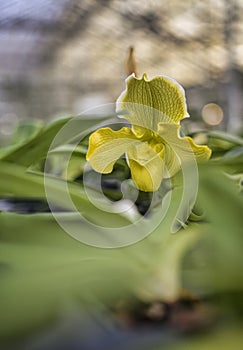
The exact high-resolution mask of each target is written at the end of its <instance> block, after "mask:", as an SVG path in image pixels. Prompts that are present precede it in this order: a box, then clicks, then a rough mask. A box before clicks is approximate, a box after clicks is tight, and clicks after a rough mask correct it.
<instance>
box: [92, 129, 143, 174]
mask: <svg viewBox="0 0 243 350" xmlns="http://www.w3.org/2000/svg"><path fill="white" fill-rule="evenodd" d="M136 142H138V141H137V138H136V136H135V135H134V133H133V132H132V130H131V129H130V128H125V127H124V128H122V129H120V130H118V131H114V130H112V129H110V128H102V129H99V130H97V131H95V132H94V133H93V134H92V135H91V136H90V138H89V149H88V152H87V156H86V159H87V160H88V161H89V163H90V164H91V166H92V168H93V169H94V170H95V171H97V172H99V173H103V174H107V173H110V172H111V171H112V169H113V166H114V164H115V162H116V161H117V159H119V158H120V157H121V156H122V155H123V154H124V153H126V151H127V150H128V148H129V147H130V146H131V145H133V144H134V143H136Z"/></svg>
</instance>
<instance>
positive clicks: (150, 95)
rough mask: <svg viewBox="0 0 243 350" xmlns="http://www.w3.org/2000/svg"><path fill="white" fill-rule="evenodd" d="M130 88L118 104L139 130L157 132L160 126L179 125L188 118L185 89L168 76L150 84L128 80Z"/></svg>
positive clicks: (128, 87)
mask: <svg viewBox="0 0 243 350" xmlns="http://www.w3.org/2000/svg"><path fill="white" fill-rule="evenodd" d="M126 84H127V88H126V90H125V91H124V92H123V93H122V94H121V95H120V97H119V98H118V100H117V111H118V112H119V111H128V115H126V116H125V118H126V119H127V120H129V121H130V122H131V123H132V125H133V127H134V128H135V130H136V126H138V127H143V128H146V129H148V130H151V131H156V130H157V125H158V124H159V123H160V122H167V123H179V121H180V120H181V119H184V118H186V117H188V116H189V115H188V113H187V107H186V99H185V93H184V89H183V88H182V87H181V86H180V85H179V84H178V83H177V82H176V81H175V80H174V79H171V78H169V77H167V76H158V77H156V78H154V79H152V80H148V79H147V76H146V74H144V75H143V77H142V78H141V79H138V78H136V77H135V76H134V75H133V74H132V75H130V76H129V77H128V78H127V79H126Z"/></svg>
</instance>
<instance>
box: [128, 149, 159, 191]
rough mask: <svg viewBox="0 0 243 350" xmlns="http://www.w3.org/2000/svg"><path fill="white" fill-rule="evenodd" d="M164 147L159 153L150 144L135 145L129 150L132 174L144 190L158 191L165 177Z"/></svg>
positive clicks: (136, 182)
mask: <svg viewBox="0 0 243 350" xmlns="http://www.w3.org/2000/svg"><path fill="white" fill-rule="evenodd" d="M163 157H164V148H163V145H161V147H160V153H157V152H156V151H155V150H154V149H153V148H152V147H151V146H150V145H149V144H147V143H141V144H139V145H135V146H134V145H133V146H131V147H129V150H128V160H129V166H130V169H131V176H132V179H133V181H134V182H135V184H136V186H137V188H138V189H139V190H141V191H144V192H154V191H157V190H158V189H159V187H160V185H161V182H162V180H163V177H164V160H163Z"/></svg>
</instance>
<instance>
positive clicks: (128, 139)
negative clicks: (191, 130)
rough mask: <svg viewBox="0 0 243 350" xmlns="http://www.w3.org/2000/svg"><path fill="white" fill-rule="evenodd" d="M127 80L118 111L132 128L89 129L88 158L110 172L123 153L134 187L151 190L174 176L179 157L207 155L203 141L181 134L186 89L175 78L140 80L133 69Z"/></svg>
mask: <svg viewBox="0 0 243 350" xmlns="http://www.w3.org/2000/svg"><path fill="white" fill-rule="evenodd" d="M126 84H127V87H126V90H125V91H124V92H123V93H122V94H121V95H120V97H119V98H118V100H117V112H118V114H119V112H120V111H122V112H123V114H124V113H125V119H127V120H128V121H129V123H130V124H131V127H123V128H121V129H120V130H118V131H115V130H112V129H111V128H109V127H106V128H101V129H99V130H97V131H95V132H94V133H93V134H91V136H90V139H89V149H88V152H87V160H88V161H89V162H90V164H91V166H92V168H93V169H94V170H95V171H97V172H99V173H103V174H107V173H110V172H111V171H112V170H113V166H114V164H115V162H116V161H117V160H118V159H119V158H120V157H121V156H122V155H123V154H125V155H126V159H127V162H128V165H129V167H130V170H131V177H132V179H133V181H134V183H135V184H136V186H137V188H138V189H139V190H141V191H146V192H152V191H156V190H158V188H159V187H160V185H161V182H162V180H163V178H166V177H167V178H168V177H172V176H174V175H175V174H176V173H177V172H178V171H179V170H180V168H181V165H182V163H183V162H189V161H190V160H192V159H193V160H195V159H196V160H197V161H206V160H208V159H209V157H210V155H211V151H210V149H209V148H208V147H207V146H199V145H196V144H195V143H194V141H193V140H192V139H191V138H190V137H188V136H187V137H181V136H180V121H181V120H182V119H184V118H186V117H189V115H188V113H187V105H186V99H185V93H184V90H183V88H182V87H181V86H180V85H179V84H178V83H177V82H176V81H175V80H174V79H171V78H169V77H167V76H158V77H156V78H154V79H152V80H148V78H147V76H146V74H144V75H143V77H142V78H141V79H138V78H136V77H135V76H134V74H132V75H130V76H129V77H128V78H127V79H126ZM123 117H124V115H123Z"/></svg>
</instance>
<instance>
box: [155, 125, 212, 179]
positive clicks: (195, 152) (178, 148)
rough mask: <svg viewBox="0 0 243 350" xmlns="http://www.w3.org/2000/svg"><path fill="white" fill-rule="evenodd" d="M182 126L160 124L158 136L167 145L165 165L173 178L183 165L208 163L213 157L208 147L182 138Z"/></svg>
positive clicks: (188, 138) (187, 138)
mask: <svg viewBox="0 0 243 350" xmlns="http://www.w3.org/2000/svg"><path fill="white" fill-rule="evenodd" d="M179 130H180V125H177V124H170V123H160V124H159V125H158V134H159V135H160V137H161V138H162V139H163V140H164V143H165V164H166V167H167V170H168V172H169V174H168V176H169V177H172V176H173V175H175V174H176V173H177V172H178V170H179V169H180V166H181V164H182V163H183V162H184V163H185V162H190V161H194V160H196V161H197V162H204V161H207V160H208V159H209V158H210V156H211V150H210V149H209V148H208V147H207V146H199V145H196V144H195V143H194V141H193V140H192V138H190V137H189V136H186V137H181V136H180V134H179Z"/></svg>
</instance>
